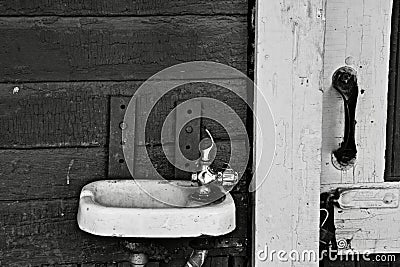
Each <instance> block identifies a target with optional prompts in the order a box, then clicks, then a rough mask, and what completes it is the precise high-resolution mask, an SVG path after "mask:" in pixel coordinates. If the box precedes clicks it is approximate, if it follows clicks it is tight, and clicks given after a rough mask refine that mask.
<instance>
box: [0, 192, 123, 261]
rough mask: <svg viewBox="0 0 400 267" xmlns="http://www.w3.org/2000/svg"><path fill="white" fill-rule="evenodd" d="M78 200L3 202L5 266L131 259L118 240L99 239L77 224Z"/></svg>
mask: <svg viewBox="0 0 400 267" xmlns="http://www.w3.org/2000/svg"><path fill="white" fill-rule="evenodd" d="M77 205H78V199H73V200H43V201H28V202H24V201H22V202H18V201H15V202H4V201H1V202H0V211H1V212H0V214H1V221H0V226H1V227H0V236H1V238H0V258H1V259H2V264H1V265H2V266H27V264H32V265H34V264H65V263H83V262H93V261H96V262H104V263H106V262H112V261H117V260H118V261H121V260H124V259H127V254H126V253H125V252H124V251H123V250H122V249H121V247H120V246H119V243H118V242H119V240H118V239H117V238H105V237H97V236H93V235H90V234H87V233H84V232H83V231H81V230H80V229H79V228H78V226H77V223H76V211H77Z"/></svg>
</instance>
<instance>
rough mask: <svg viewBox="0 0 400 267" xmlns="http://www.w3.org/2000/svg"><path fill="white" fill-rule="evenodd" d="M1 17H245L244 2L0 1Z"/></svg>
mask: <svg viewBox="0 0 400 267" xmlns="http://www.w3.org/2000/svg"><path fill="white" fill-rule="evenodd" d="M0 14H1V15H2V16H5V15H6V16H21V15H28V16H43V15H57V16H145V15H147V16H149V15H174V16H179V15H188V14H196V15H217V14H227V15H229V14H241V15H247V1H246V0H233V1H229V0H218V1H212V0H201V1H198V0H173V1H160V0H147V1H140V0H135V1H125V0H117V1H112V2H110V1H107V0H97V1H92V0H83V1H76V0H53V1H47V0H34V1H33V0H31V1H23V0H1V1H0Z"/></svg>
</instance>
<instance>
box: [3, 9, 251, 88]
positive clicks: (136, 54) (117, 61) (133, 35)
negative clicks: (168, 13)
mask: <svg viewBox="0 0 400 267" xmlns="http://www.w3.org/2000/svg"><path fill="white" fill-rule="evenodd" d="M0 43H1V44H2V49H1V50H0V58H1V62H0V63H1V64H0V77H1V79H0V81H3V82H11V81H67V80H128V79H129V80H135V79H136V80H137V79H147V78H149V77H150V76H151V75H153V74H155V73H157V72H158V71H160V70H162V69H164V68H166V67H170V66H172V65H174V64H177V63H182V62H187V61H193V60H210V61H217V62H221V63H225V64H228V65H230V66H232V67H235V68H238V69H239V70H241V71H243V72H246V69H247V26H246V18H243V17H227V16H216V17H195V16H185V17H140V18H128V17H123V18H121V17H118V18H101V17H99V18H59V17H51V18H49V17H40V18H0Z"/></svg>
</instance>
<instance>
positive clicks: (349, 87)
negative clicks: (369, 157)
mask: <svg viewBox="0 0 400 267" xmlns="http://www.w3.org/2000/svg"><path fill="white" fill-rule="evenodd" d="M332 87H333V88H335V89H336V90H337V91H338V92H339V93H340V95H341V96H342V98H343V102H344V111H345V127H344V137H343V142H342V143H341V145H340V147H339V148H338V149H337V150H335V151H333V153H332V154H333V158H332V160H333V163H334V165H335V167H336V168H338V169H343V168H345V167H348V166H350V165H353V164H354V163H355V160H356V157H357V147H356V141H355V127H356V120H355V114H356V106H357V98H358V85H357V72H356V71H355V70H354V69H353V68H350V67H347V66H345V67H341V68H339V69H338V70H336V72H335V73H334V74H333V77H332Z"/></svg>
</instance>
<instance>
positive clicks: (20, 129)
mask: <svg viewBox="0 0 400 267" xmlns="http://www.w3.org/2000/svg"><path fill="white" fill-rule="evenodd" d="M107 113H108V99H107V98H106V97H100V96H93V95H87V94H86V93H85V92H82V93H79V94H73V93H71V94H66V93H57V94H52V95H43V94H39V95H36V96H29V97H24V98H21V97H20V98H17V97H13V98H2V99H0V125H2V127H1V128H0V147H1V148H25V147H69V146H103V145H104V144H105V143H106V137H107V126H108V121H107V117H108V116H107Z"/></svg>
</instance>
